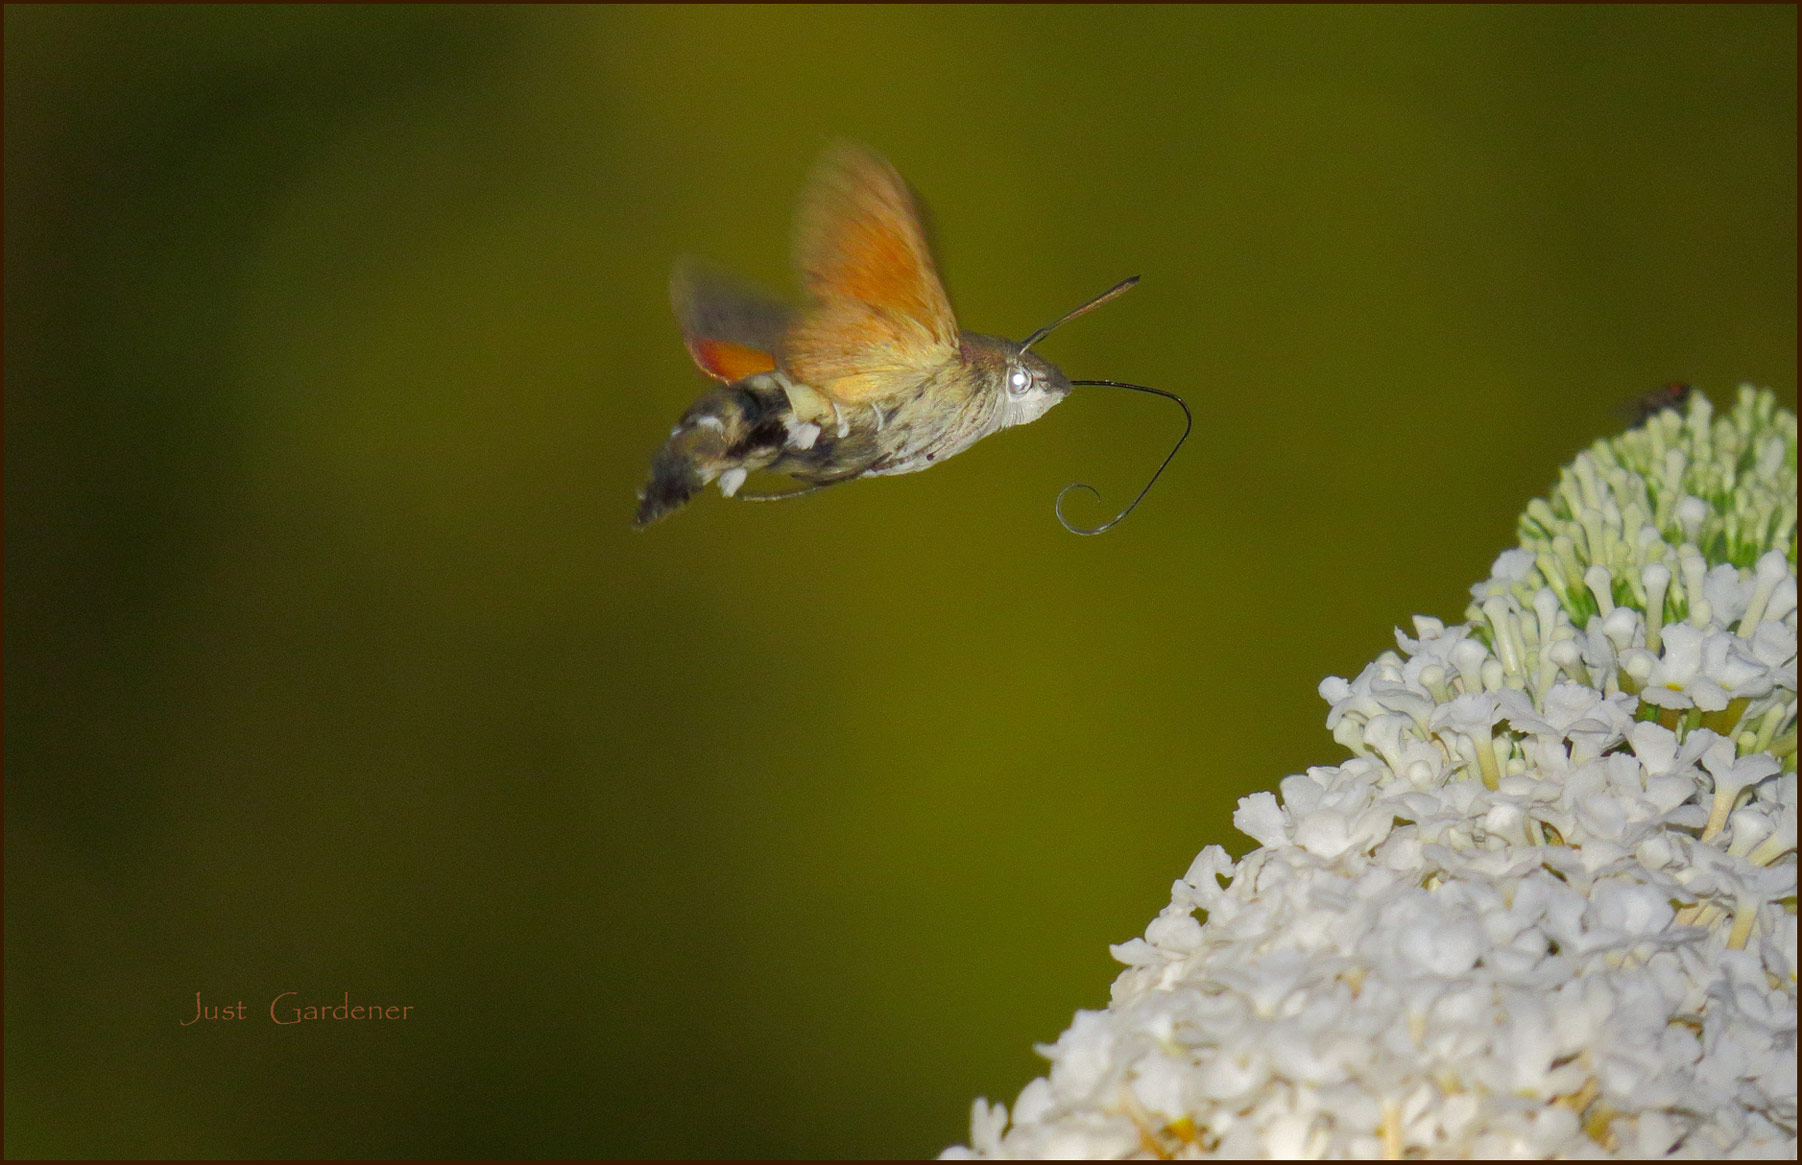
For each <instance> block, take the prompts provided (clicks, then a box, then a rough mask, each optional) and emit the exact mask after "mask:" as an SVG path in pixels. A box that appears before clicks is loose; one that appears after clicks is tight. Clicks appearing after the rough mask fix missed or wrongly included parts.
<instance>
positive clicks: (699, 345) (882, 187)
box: [637, 145, 1131, 526]
mask: <svg viewBox="0 0 1802 1165" xmlns="http://www.w3.org/2000/svg"><path fill="white" fill-rule="evenodd" d="M795 265H796V268H797V270H798V271H799V273H800V277H801V284H802V288H803V290H804V291H805V292H806V294H807V302H806V303H805V305H804V306H802V307H801V308H800V309H798V310H791V309H790V308H788V307H787V306H786V305H784V304H783V303H781V302H780V301H779V300H777V299H775V298H773V297H771V296H769V295H766V294H765V293H763V292H761V291H758V290H756V289H754V288H751V287H748V286H746V285H744V284H742V283H739V282H738V281H736V280H734V279H732V278H731V277H730V276H728V275H726V274H725V273H724V272H721V271H719V270H717V269H715V268H712V267H709V266H706V265H704V264H701V263H699V262H698V261H693V260H685V261H683V262H681V263H678V264H677V267H676V270H675V273H674V274H673V276H672V277H671V280H670V301H671V305H672V306H673V307H674V308H675V312H676V317H677V319H678V320H679V321H680V323H681V325H682V333H683V338H684V340H685V341H686V343H687V345H688V350H689V354H690V355H691V356H692V357H693V358H694V361H695V364H696V365H697V366H699V367H700V369H701V371H703V372H705V373H707V374H708V375H709V376H712V377H713V378H714V379H716V380H718V381H720V382H721V383H720V385H719V386H718V387H715V388H712V389H710V390H709V391H707V392H705V393H703V394H702V395H701V396H700V398H699V399H697V400H696V401H695V403H694V404H693V405H691V406H690V407H689V409H688V411H687V412H686V413H684V414H683V416H682V420H681V421H680V422H679V423H678V424H677V426H676V428H675V430H674V431H673V432H672V433H671V434H670V436H669V438H668V440H666V441H665V442H664V444H663V447H662V448H661V449H660V450H659V451H658V452H657V454H656V455H655V457H654V458H653V459H652V463H651V475H650V480H649V481H648V482H647V483H646V485H645V487H644V489H643V490H641V491H640V494H639V497H640V499H641V501H640V505H639V507H638V515H637V524H638V525H640V526H643V525H646V524H647V523H650V522H654V521H656V520H657V519H659V518H662V517H664V516H666V515H668V514H670V513H673V512H674V511H675V510H677V509H679V508H680V507H681V506H682V505H683V504H685V503H686V502H687V501H688V500H689V499H690V498H692V497H693V496H694V495H695V494H697V493H699V492H700V491H701V490H702V489H703V488H704V487H706V486H707V485H709V484H713V483H716V482H717V483H718V484H719V486H720V490H721V492H722V493H724V494H726V495H727V496H729V497H730V496H732V495H733V494H735V493H737V492H738V491H739V488H740V487H741V486H742V485H743V484H744V482H745V480H746V478H747V477H748V476H749V475H750V474H752V473H756V472H759V471H767V472H771V473H778V474H785V475H787V476H789V477H791V478H793V479H795V480H796V481H798V482H801V483H802V484H803V485H804V486H806V487H813V488H818V487H820V486H825V485H832V484H836V483H838V482H843V481H850V480H853V479H856V478H860V477H884V476H892V475H894V474H901V473H917V472H919V471H920V470H922V469H927V468H930V467H931V466H933V465H936V464H937V463H939V462H940V461H943V460H945V459H946V458H948V457H952V456H955V455H956V454H958V453H961V452H963V451H964V450H965V449H968V448H969V447H970V446H971V445H974V444H975V443H976V442H978V441H980V440H982V439H983V438H984V437H986V436H988V435H989V434H991V433H995V432H998V431H999V430H1001V429H1005V428H1009V427H1012V426H1014V425H1023V424H1027V423H1028V422H1031V421H1034V420H1037V419H1038V418H1039V417H1041V416H1043V415H1044V414H1045V412H1046V411H1047V410H1049V409H1050V408H1051V407H1052V406H1054V405H1056V404H1057V403H1058V402H1059V401H1060V400H1062V399H1063V398H1064V396H1065V395H1067V394H1068V393H1069V392H1070V389H1071V384H1070V381H1069V380H1068V379H1066V378H1065V376H1064V374H1063V373H1062V372H1060V371H1058V369H1057V368H1055V367H1054V366H1053V365H1051V364H1050V363H1048V362H1047V361H1045V360H1044V359H1043V358H1041V357H1040V356H1039V355H1038V354H1037V353H1035V352H1032V351H1030V347H1031V345H1032V343H1033V342H1035V341H1036V340H1038V339H1040V338H1042V337H1043V335H1044V331H1041V332H1040V333H1039V334H1038V335H1036V336H1034V337H1033V338H1032V339H1029V340H1027V341H1024V342H1016V341H1014V340H1009V339H1005V338H1003V337H999V336H986V335H979V334H977V333H974V332H965V331H961V330H960V329H959V328H958V326H957V320H956V318H955V316H954V315H953V314H952V311H951V303H950V300H949V299H948V298H947V297H946V295H945V290H944V287H943V286H942V285H941V284H940V282H939V278H938V273H937V270H936V268H935V266H934V263H933V260H932V254H931V251H930V249H929V247H928V246H927V242H926V236H925V232H924V230H923V229H922V228H921V225H920V219H919V211H918V208H917V207H916V206H915V203H914V200H913V196H912V194H911V192H910V191H909V190H908V188H907V185H906V183H904V182H902V181H901V178H900V176H899V175H898V174H896V173H895V171H894V168H893V167H891V166H890V165H889V164H888V163H887V162H886V161H884V160H883V159H882V158H880V157H879V156H877V155H875V154H873V153H871V152H869V151H868V150H864V149H862V148H860V147H856V146H849V145H846V146H839V147H835V148H833V149H831V150H828V151H827V153H826V155H825V157H824V158H822V159H821V162H820V164H819V165H818V166H817V167H816V168H815V171H814V174H813V176H812V178H811V179H810V181H809V183H808V186H807V190H806V192H805V194H804V195H803V197H802V202H801V211H800V214H799V218H798V222H797V227H796V233H795ZM1130 282H1131V281H1129V282H1128V283H1127V284H1122V285H1121V287H1119V288H1116V289H1115V291H1114V292H1110V293H1109V295H1110V296H1111V295H1112V294H1115V293H1117V292H1118V291H1119V290H1122V289H1123V288H1124V287H1125V286H1129V285H1130ZM1106 298H1108V296H1104V297H1102V299H1103V300H1105V299H1106ZM1095 302H1101V301H1100V300H1097V301H1095ZM1090 306H1092V304H1091V305H1090ZM1081 310H1087V309H1086V308H1084V309H1081ZM1073 314H1076V313H1073ZM1060 322H1061V321H1060ZM1046 330H1049V329H1046ZM797 492H806V491H805V490H802V491H797ZM752 496H766V497H767V496H789V495H787V494H780V495H752Z"/></svg>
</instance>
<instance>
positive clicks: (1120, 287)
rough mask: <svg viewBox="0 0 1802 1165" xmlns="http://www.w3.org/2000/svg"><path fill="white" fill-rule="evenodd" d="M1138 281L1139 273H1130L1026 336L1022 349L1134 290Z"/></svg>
mask: <svg viewBox="0 0 1802 1165" xmlns="http://www.w3.org/2000/svg"><path fill="white" fill-rule="evenodd" d="M1138 281H1139V277H1138V276H1137V275H1129V276H1127V277H1126V278H1125V279H1122V280H1121V281H1120V282H1118V283H1116V284H1114V285H1113V286H1112V287H1110V288H1108V289H1107V290H1106V291H1104V292H1102V293H1101V294H1100V295H1098V296H1096V297H1095V298H1094V299H1091V300H1090V301H1089V302H1087V303H1085V304H1083V305H1082V306H1081V307H1079V308H1077V309H1076V310H1075V311H1072V312H1065V313H1064V314H1063V315H1061V316H1059V317H1058V318H1057V319H1055V320H1053V321H1052V322H1050V323H1048V324H1046V325H1045V326H1044V327H1042V328H1040V329H1039V330H1038V331H1036V332H1034V333H1033V334H1032V335H1030V336H1028V337H1026V339H1025V340H1024V341H1022V342H1021V344H1020V351H1022V352H1024V351H1026V350H1027V349H1028V348H1030V347H1032V346H1033V345H1034V344H1036V343H1038V342H1039V341H1040V340H1043V339H1044V338H1045V337H1046V336H1049V335H1050V334H1051V333H1052V331H1053V329H1056V328H1061V327H1063V326H1064V325H1065V324H1067V323H1069V322H1070V321H1071V320H1073V319H1075V318H1076V317H1077V316H1079V315H1082V314H1084V313H1085V312H1091V311H1094V310H1095V309H1096V308H1098V307H1100V306H1101V305H1102V304H1104V303H1106V302H1107V301H1108V300H1110V299H1112V298H1114V297H1115V296H1116V295H1120V294H1122V293H1124V292H1127V291H1130V290H1132V286H1133V284H1135V283H1137V282H1138Z"/></svg>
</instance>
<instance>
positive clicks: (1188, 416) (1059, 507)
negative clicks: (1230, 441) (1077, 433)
mask: <svg viewBox="0 0 1802 1165" xmlns="http://www.w3.org/2000/svg"><path fill="white" fill-rule="evenodd" d="M1133 282H1134V280H1132V279H1129V280H1127V281H1126V282H1125V283H1122V284H1121V285H1120V286H1118V287H1116V288H1114V290H1113V291H1110V292H1108V293H1107V294H1106V295H1104V296H1102V297H1101V299H1102V300H1105V299H1109V298H1111V297H1112V296H1114V295H1117V294H1119V293H1120V292H1121V291H1123V290H1125V289H1126V288H1128V287H1131V286H1132V284H1133ZM1094 302H1095V303H1099V302H1101V300H1096V301H1094ZM1089 306H1091V307H1092V306H1094V304H1093V303H1091V304H1090V305H1089ZM1083 310H1086V309H1078V311H1077V312H1074V313H1072V314H1080V313H1081V311H1083ZM1058 322H1059V323H1062V322H1063V321H1061V320H1060V321H1058ZM1054 326H1055V325H1054ZM1070 384H1071V386H1072V387H1074V386H1077V385H1085V384H1092V385H1097V386H1099V387H1102V388H1130V389H1132V390H1133V391H1134V392H1149V393H1151V394H1152V395H1153V396H1163V397H1169V398H1170V399H1171V400H1173V401H1175V402H1176V403H1177V405H1178V406H1179V407H1181V409H1182V410H1183V435H1182V436H1180V437H1178V438H1177V439H1176V444H1174V445H1172V446H1171V447H1170V452H1168V453H1166V454H1164V460H1162V461H1160V462H1159V463H1158V467H1157V471H1156V472H1155V473H1153V474H1152V475H1151V478H1150V479H1149V480H1148V481H1146V483H1145V487H1144V488H1143V489H1141V490H1140V491H1139V496H1138V497H1136V498H1134V499H1133V500H1132V501H1131V502H1129V503H1127V506H1126V508H1125V509H1124V510H1121V511H1120V512H1119V513H1118V514H1115V515H1114V516H1113V517H1112V518H1109V519H1108V520H1107V521H1105V522H1103V523H1102V524H1101V525H1099V526H1094V527H1088V526H1078V525H1076V524H1075V523H1074V522H1072V521H1070V519H1068V518H1066V517H1064V495H1065V494H1068V493H1069V492H1070V491H1071V490H1073V489H1086V490H1088V491H1089V492H1090V493H1091V494H1093V495H1095V500H1096V501H1100V500H1101V491H1100V490H1098V489H1096V488H1095V487H1094V486H1092V485H1089V484H1087V483H1086V482H1080V481H1073V482H1071V483H1070V484H1069V485H1067V486H1065V487H1064V488H1063V489H1061V490H1059V491H1057V501H1056V503H1055V504H1053V506H1052V507H1051V508H1052V510H1053V511H1055V512H1056V514H1057V520H1058V521H1059V522H1062V523H1063V526H1064V529H1066V530H1068V531H1070V533H1072V534H1101V533H1104V532H1106V531H1108V530H1111V529H1113V528H1114V527H1115V526H1118V525H1119V524H1120V520H1121V519H1122V518H1124V517H1126V515H1128V514H1130V513H1132V512H1133V511H1134V510H1136V509H1138V508H1139V503H1140V502H1142V501H1144V500H1145V495H1146V494H1148V493H1150V492H1151V487H1152V486H1154V485H1156V484H1157V480H1158V478H1159V477H1160V476H1161V475H1162V474H1163V472H1164V468H1165V467H1166V466H1168V465H1169V464H1170V461H1171V459H1172V458H1174V457H1175V456H1176V451H1177V450H1178V449H1181V448H1182V447H1183V442H1184V441H1187V440H1188V439H1189V433H1190V431H1191V430H1193V429H1194V428H1195V414H1194V413H1191V412H1190V411H1189V402H1188V401H1185V400H1184V399H1183V398H1182V397H1180V396H1177V395H1176V394H1175V393H1174V392H1165V391H1164V390H1163V389H1161V388H1147V387H1146V386H1145V385H1143V384H1128V383H1126V382H1125V381H1124V380H1072V381H1071V382H1070Z"/></svg>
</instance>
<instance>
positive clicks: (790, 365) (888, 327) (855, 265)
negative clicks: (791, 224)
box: [782, 145, 957, 404]
mask: <svg viewBox="0 0 1802 1165" xmlns="http://www.w3.org/2000/svg"><path fill="white" fill-rule="evenodd" d="M795 266H796V268H797V269H798V270H799V272H800V276H801V284H802V286H803V288H805V290H806V291H807V294H808V296H809V297H810V298H811V300H812V303H811V304H810V305H809V307H808V308H807V310H806V311H804V312H803V313H802V314H801V316H800V318H799V319H798V320H796V322H795V323H794V324H793V325H792V326H791V327H790V328H789V331H788V335H787V339H786V341H785V343H784V345H783V349H782V363H783V367H784V369H785V370H786V371H787V372H788V373H789V374H790V375H791V376H793V377H794V379H796V380H798V381H800V382H801V383H803V384H806V385H808V386H810V387H812V388H815V389H818V390H819V391H821V392H823V393H825V394H827V395H828V396H830V397H832V398H833V399H835V400H837V401H840V402H842V403H845V404H862V403H864V402H866V401H874V400H881V399H883V398H884V397H888V396H892V395H894V394H895V393H898V392H901V391H904V390H906V389H907V388H910V387H912V386H913V385H914V384H917V383H918V382H919V381H920V380H922V379H924V378H925V377H926V376H928V375H930V374H931V373H932V372H933V371H935V370H937V369H938V368H940V367H942V366H944V365H945V364H946V363H947V362H949V361H951V360H954V359H956V357H957V319H956V317H955V316H953V315H952V313H951V302H950V300H948V299H946V298H945V289H944V287H943V286H942V285H941V284H940V283H939V277H938V272H937V271H936V270H935V269H934V267H933V262H932V252H931V250H930V249H929V248H928V247H927V244H926V233H925V231H924V230H922V229H921V226H920V217H919V212H918V210H917V209H916V208H915V205H914V200H913V196H912V195H911V194H910V193H909V192H908V189H907V184H906V183H905V182H903V181H901V176H900V175H899V174H897V173H895V170H894V167H892V166H890V165H889V164H888V163H887V162H886V161H884V160H883V159H882V158H881V157H880V156H879V155H877V154H874V153H872V152H870V151H869V150H867V149H864V148H863V147H861V146H853V145H836V146H833V147H832V148H830V149H828V150H827V151H826V154H825V156H824V157H822V158H821V159H820V162H819V164H818V165H817V166H816V167H815V168H814V172H813V175H812V177H811V178H810V179H809V181H808V184H807V191H806V193H805V194H804V195H803V196H802V199H801V210H800V214H799V216H798V219H797V221H796V224H795Z"/></svg>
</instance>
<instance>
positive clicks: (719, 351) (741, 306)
mask: <svg viewBox="0 0 1802 1165" xmlns="http://www.w3.org/2000/svg"><path fill="white" fill-rule="evenodd" d="M669 297H670V306H671V307H673V308H675V310H676V320H677V322H679V323H680V324H681V325H682V339H683V342H684V343H686V344H687V345H688V354H689V355H690V356H692V357H694V362H695V364H696V365H698V366H699V367H700V369H701V371H702V372H705V373H706V374H707V375H709V376H711V377H714V378H715V379H717V380H723V381H725V382H726V383H727V384H730V383H732V382H733V381H735V380H743V379H744V378H745V377H747V376H753V375H756V374H757V373H759V372H770V371H773V370H774V369H775V367H776V358H775V356H773V355H772V353H774V352H775V351H776V350H777V349H778V348H779V347H780V346H781V344H782V333H783V332H784V331H785V330H786V329H787V328H788V324H789V318H790V312H789V310H788V308H787V306H786V305H784V304H783V303H782V302H781V301H780V300H778V299H776V298H775V297H774V296H772V295H769V294H767V293H765V292H763V291H760V290H758V289H757V288H755V287H752V286H751V285H750V284H748V283H744V282H741V281H740V280H737V279H734V278H733V277H732V276H730V275H728V274H726V273H725V272H724V271H721V270H720V269H719V268H717V267H715V266H713V265H712V264H709V263H706V262H703V261H702V260H700V259H694V258H685V259H680V260H678V261H677V263H676V269H675V270H674V271H673V272H671V274H670V281H669Z"/></svg>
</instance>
